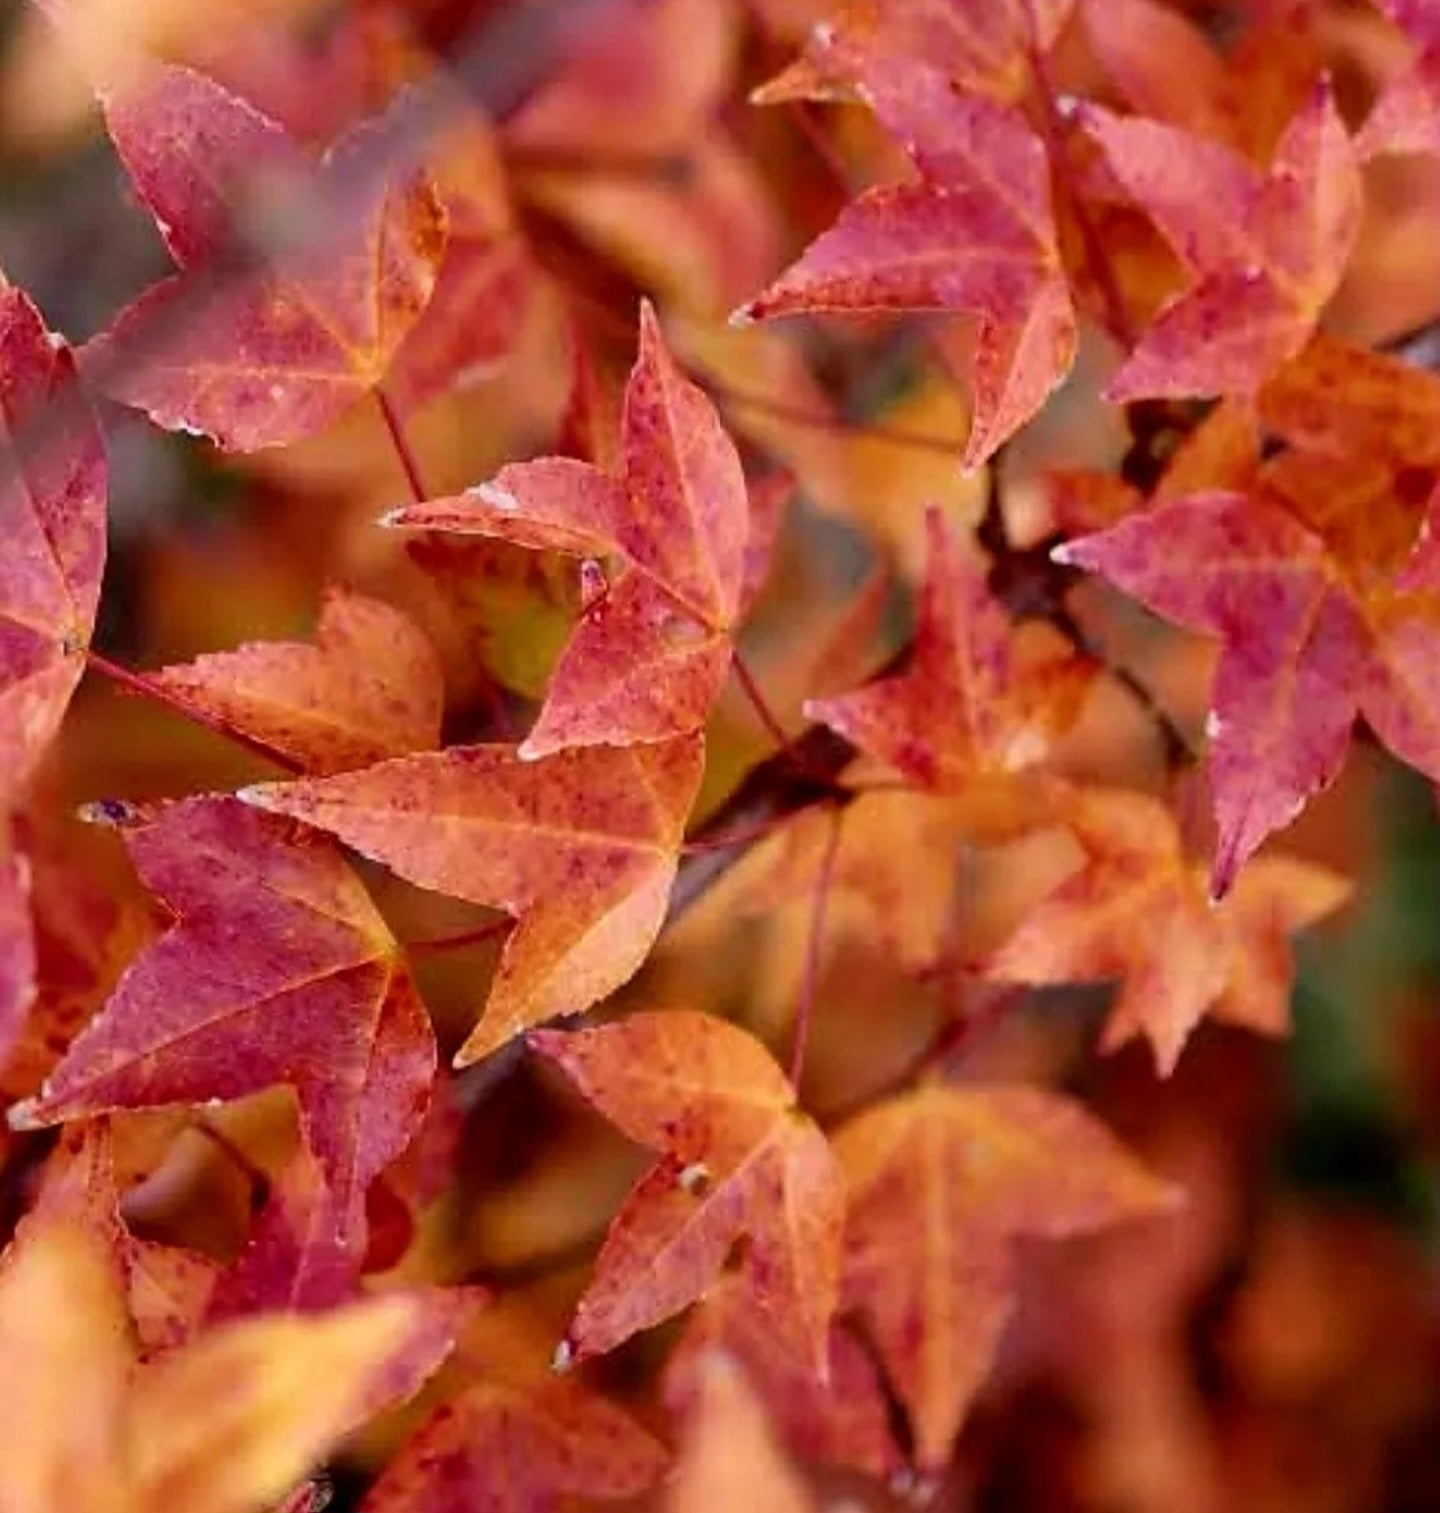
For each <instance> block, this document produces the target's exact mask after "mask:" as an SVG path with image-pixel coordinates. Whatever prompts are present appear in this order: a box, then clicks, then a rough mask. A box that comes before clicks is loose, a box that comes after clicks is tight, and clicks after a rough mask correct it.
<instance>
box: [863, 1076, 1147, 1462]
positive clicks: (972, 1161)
mask: <svg viewBox="0 0 1440 1513" xmlns="http://www.w3.org/2000/svg"><path fill="white" fill-rule="evenodd" d="M835 1151H836V1154H837V1155H838V1156H839V1158H840V1162H841V1164H842V1166H843V1167H844V1168H845V1178H846V1182H847V1184H848V1187H849V1190H850V1216H849V1219H848V1221H847V1225H846V1233H845V1300H846V1306H847V1307H853V1308H856V1309H858V1310H859V1312H860V1314H861V1317H862V1318H863V1320H864V1322H865V1324H866V1327H867V1328H868V1329H869V1331H870V1333H871V1335H872V1337H873V1339H874V1341H875V1346H876V1349H877V1350H878V1351H879V1353H880V1357H881V1359H882V1360H883V1361H884V1363H885V1365H886V1368H887V1370H888V1373H889V1377H890V1380H891V1381H892V1382H893V1383H894V1384H895V1387H896V1389H897V1391H898V1392H899V1393H900V1396H901V1398H902V1399H903V1401H904V1403H905V1407H906V1410H907V1412H908V1414H909V1416H910V1421H911V1426H912V1428H913V1430H914V1436H915V1456H916V1461H917V1464H918V1465H919V1466H920V1467H921V1468H922V1469H925V1470H939V1469H941V1468H942V1467H944V1466H945V1465H946V1464H947V1462H948V1461H949V1458H950V1452H951V1449H952V1446H953V1443H954V1439H955V1435H956V1432H957V1431H958V1429H959V1427H960V1424H961V1421H962V1419H963V1418H964V1415H965V1410H966V1408H967V1407H968V1406H969V1403H970V1401H971V1399H972V1398H973V1396H974V1394H975V1392H976V1390H977V1389H978V1388H979V1386H980V1384H981V1382H982V1381H983V1380H984V1378H985V1375H986V1373H987V1371H988V1370H989V1367H990V1363H991V1361H992V1359H993V1357H994V1353H995V1349H996V1346H997V1345H998V1343H999V1340H1000V1336H1001V1333H1002V1331H1003V1329H1004V1326H1005V1322H1006V1320H1007V1318H1008V1317H1009V1315H1010V1312H1011V1308H1012V1306H1013V1296H1012V1295H1013V1290H1014V1277H1013V1261H1012V1256H1011V1247H1012V1242H1013V1240H1014V1239H1016V1238H1017V1237H1018V1236H1021V1235H1035V1236H1040V1237H1045V1238H1052V1239H1058V1238H1061V1237H1063V1236H1066V1235H1073V1234H1082V1233H1086V1232H1088V1231H1090V1230H1095V1229H1100V1228H1103V1227H1105V1226H1107V1225H1110V1224H1115V1223H1118V1222H1120V1221H1122V1220H1125V1219H1128V1218H1132V1217H1135V1216H1138V1215H1144V1214H1153V1213H1156V1212H1160V1211H1163V1210H1164V1209H1165V1208H1167V1207H1168V1206H1170V1205H1171V1204H1172V1203H1173V1201H1174V1198H1175V1194H1174V1192H1173V1190H1172V1189H1171V1188H1169V1187H1167V1186H1166V1185H1165V1184H1164V1183H1162V1182H1161V1181H1159V1180H1158V1179H1157V1178H1155V1177H1153V1176H1151V1175H1150V1173H1149V1172H1147V1171H1146V1170H1145V1169H1144V1168H1143V1167H1142V1166H1141V1165H1140V1164H1139V1163H1138V1162H1137V1161H1136V1160H1135V1159H1134V1158H1133V1157H1132V1156H1130V1155H1129V1154H1128V1153H1127V1152H1126V1151H1125V1150H1124V1148H1123V1147H1122V1146H1121V1145H1120V1144H1119V1143H1118V1142H1117V1141H1116V1140H1115V1139H1114V1137H1113V1136H1112V1135H1111V1134H1110V1133H1109V1131H1108V1130H1106V1129H1105V1127H1104V1126H1103V1125H1102V1124H1100V1123H1098V1122H1097V1121H1096V1120H1095V1119H1093V1118H1092V1117H1091V1116H1090V1115H1089V1114H1088V1113H1087V1112H1086V1111H1085V1110H1084V1109H1083V1108H1082V1107H1081V1106H1080V1105H1079V1104H1077V1103H1074V1102H1071V1101H1070V1100H1069V1099H1065V1098H1060V1097H1056V1096H1055V1095H1054V1094H1051V1093H1046V1092H1042V1091H1040V1090H1039V1089H1037V1088H1026V1087H1006V1086H986V1087H980V1086H972V1087H959V1086H956V1087H946V1086H943V1085H940V1084H937V1083H931V1084H927V1085H925V1086H923V1087H921V1088H918V1089H917V1090H916V1091H914V1092H910V1093H906V1094H903V1095H901V1096H900V1097H897V1098H892V1099H890V1100H888V1101H887V1102H884V1103H881V1104H879V1105H877V1106H876V1107H873V1108H869V1109H867V1110H865V1111H864V1112H863V1113H861V1114H859V1115H857V1116H856V1117H855V1118H854V1119H852V1120H851V1121H850V1122H849V1123H848V1124H846V1125H845V1126H844V1127H843V1128H842V1129H841V1130H840V1131H839V1132H838V1134H837V1135H836V1137H835Z"/></svg>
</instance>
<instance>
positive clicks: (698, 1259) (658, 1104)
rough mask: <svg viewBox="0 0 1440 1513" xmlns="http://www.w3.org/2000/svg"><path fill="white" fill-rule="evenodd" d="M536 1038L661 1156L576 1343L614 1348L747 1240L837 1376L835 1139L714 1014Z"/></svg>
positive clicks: (613, 1240) (778, 1296)
mask: <svg viewBox="0 0 1440 1513" xmlns="http://www.w3.org/2000/svg"><path fill="white" fill-rule="evenodd" d="M530 1044H531V1045H532V1046H534V1048H535V1049H536V1050H538V1051H540V1052H542V1053H543V1054H544V1055H545V1056H546V1057H548V1058H549V1059H550V1060H552V1061H554V1062H556V1063H558V1064H559V1065H560V1066H561V1067H562V1068H563V1069H564V1071H565V1072H566V1074H567V1075H568V1076H569V1077H570V1078H571V1079H572V1080H573V1081H574V1082H575V1084H576V1085H577V1086H578V1087H579V1089H580V1091H581V1092H582V1093H583V1094H584V1096H585V1098H586V1099H587V1100H588V1101H589V1102H590V1103H592V1104H594V1105H595V1107H596V1108H598V1109H599V1110H600V1112H601V1113H603V1114H604V1115H605V1116H606V1118H608V1119H610V1120H611V1121H612V1122H613V1123H614V1124H615V1125H616V1126H617V1127H618V1128H619V1129H620V1130H621V1131H622V1132H623V1133H624V1134H626V1135H628V1136H629V1137H630V1138H631V1139H632V1140H634V1141H636V1142H637V1143H639V1144H641V1145H646V1146H648V1147H649V1148H650V1149H652V1150H655V1151H658V1152H659V1153H660V1160H659V1162H658V1164H657V1165H655V1166H654V1167H652V1168H651V1169H650V1171H649V1172H648V1173H647V1174H646V1175H645V1176H644V1177H642V1178H641V1180H640V1182H639V1183H638V1184H637V1186H636V1187H635V1189H634V1191H633V1192H631V1194H630V1196H629V1197H628V1198H627V1199H626V1201H625V1204H624V1206H623V1207H622V1208H621V1210H620V1212H619V1213H618V1214H617V1215H616V1216H615V1218H614V1220H613V1221H612V1223H611V1225H610V1231H609V1234H608V1235H607V1236H606V1240H605V1244H604V1247H603V1248H602V1250H601V1252H600V1257H599V1259H598V1261H597V1262H596V1265H595V1275H594V1277H593V1278H592V1280H591V1282H590V1285H589V1287H587V1288H586V1291H585V1295H584V1297H583V1298H581V1300H580V1304H579V1306H578V1308H577V1309H576V1312H575V1319H574V1322H573V1323H572V1324H571V1326H570V1331H569V1334H568V1335H567V1346H568V1349H569V1350H570V1351H572V1352H573V1353H574V1354H575V1355H576V1356H578V1357H584V1356H587V1355H596V1354H600V1353H602V1352H604V1351H606V1350H611V1349H613V1348H614V1347H615V1346H616V1345H618V1344H620V1342H621V1341H622V1340H625V1339H628V1338H629V1337H630V1335H632V1334H634V1333H635V1332H636V1331H637V1330H640V1329H644V1328H647V1327H648V1326H650V1325H651V1324H656V1323H659V1322H660V1321H661V1320H662V1319H665V1318H668V1317H670V1315H672V1314H674V1313H678V1312H679V1311H680V1310H681V1309H682V1308H684V1307H685V1306H686V1305H687V1304H688V1303H691V1302H693V1301H694V1300H695V1298H697V1297H698V1296H700V1295H701V1293H702V1292H703V1291H704V1290H705V1289H706V1288H707V1287H708V1286H709V1285H710V1284H711V1282H712V1281H713V1280H714V1278H715V1276H716V1275H717V1273H718V1272H719V1270H720V1268H721V1266H722V1265H723V1264H724V1262H725V1259H726V1257H727V1255H728V1254H729V1252H730V1250H731V1247H732V1246H733V1245H734V1244H735V1243H736V1241H737V1240H738V1239H739V1238H740V1236H741V1235H742V1234H743V1235H744V1236H745V1237H746V1245H745V1249H744V1253H743V1260H742V1262H741V1265H742V1269H743V1272H744V1275H745V1278H746V1282H747V1286H748V1288H749V1291H750V1294H751V1296H752V1297H753V1299H754V1301H755V1304H756V1305H757V1306H758V1307H759V1308H761V1309H762V1310H764V1312H765V1315H766V1318H767V1319H768V1321H769V1323H770V1325H771V1327H772V1328H773V1329H774V1330H775V1331H776V1333H777V1334H779V1335H781V1336H782V1337H783V1338H784V1340H785V1341H786V1344H787V1346H788V1347H789V1348H790V1349H791V1350H792V1351H793V1353H794V1354H796V1355H797V1356H798V1357H799V1358H800V1359H802V1360H804V1361H806V1362H808V1363H809V1365H810V1366H811V1368H812V1370H813V1371H815V1372H816V1373H817V1374H819V1375H821V1376H823V1375H824V1374H825V1371H826V1359H827V1338H828V1332H829V1328H830V1319H831V1315H832V1314H833V1313H834V1311H835V1304H836V1297H837V1290H838V1283H839V1238H840V1224H841V1221H842V1218H843V1213H844V1189H843V1186H842V1184H841V1181H840V1174H839V1170H838V1168H837V1167H836V1165H835V1159H834V1157H833V1156H832V1155H831V1153H830V1147H829V1145H828V1144H827V1143H826V1140H825V1137H824V1136H823V1135H822V1134H821V1133H820V1131H819V1130H818V1129H817V1128H816V1127H815V1125H814V1124H812V1123H811V1121H810V1120H809V1119H808V1118H806V1117H805V1115H804V1114H802V1113H801V1112H800V1111H799V1109H798V1108H797V1107H796V1105H795V1093H794V1089H793V1088H792V1087H791V1086H790V1083H789V1081H788V1080H787V1079H786V1077H785V1075H784V1073H783V1072H782V1071H781V1070H780V1068H779V1067H778V1066H776V1064H775V1062H774V1061H773V1060H772V1059H771V1057H770V1055H769V1053H768V1052H767V1051H766V1050H765V1048H764V1047H763V1046H761V1045H760V1044H759V1042H758V1041H756V1040H754V1039H752V1038H751V1037H750V1036H749V1035H747V1034H746V1033H745V1032H744V1031H743V1030H740V1029H737V1028H736V1027H735V1026H733V1025H730V1024H727V1023H726V1022H725V1021H724V1020H719V1019H714V1018H711V1017H710V1016H709V1015H706V1014H696V1013H691V1012H688V1011H680V1010H675V1011H671V1012H668V1013H641V1014H633V1015H631V1016H630V1018H628V1019H626V1020H623V1021H622V1022H620V1023H619V1024H613V1025H604V1026H601V1027H600V1028H599V1029H595V1030H580V1031H576V1032H573V1033H570V1034H566V1033H564V1032H563V1031H558V1030H537V1031H534V1032H532V1034H531V1035H530Z"/></svg>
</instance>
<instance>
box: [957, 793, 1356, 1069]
mask: <svg viewBox="0 0 1440 1513" xmlns="http://www.w3.org/2000/svg"><path fill="white" fill-rule="evenodd" d="M1066 822H1067V824H1068V825H1069V826H1070V828H1071V830H1072V831H1073V832H1074V834H1075V838H1076V839H1077V840H1078V841H1079V843H1080V845H1081V846H1082V848H1083V849H1084V851H1085V860H1084V863H1083V864H1082V865H1081V866H1080V867H1079V868H1078V869H1077V870H1076V871H1074V872H1073V873H1071V874H1070V876H1069V877H1067V878H1066V879H1065V880H1064V881H1063V882H1062V883H1061V884H1060V886H1059V887H1058V888H1057V889H1056V890H1055V891H1054V892H1053V893H1051V894H1050V895H1049V896H1048V897H1047V898H1045V899H1043V900H1042V901H1041V902H1040V903H1039V904H1038V905H1036V907H1035V908H1034V909H1032V910H1031V911H1030V913H1029V914H1028V915H1027V916H1026V918H1025V919H1024V921H1023V922H1022V923H1021V925H1020V927H1019V928H1018V929H1017V930H1016V931H1015V933H1014V934H1013V935H1011V936H1010V938H1009V939H1008V940H1007V941H1005V942H1004V944H1002V945H1001V946H1000V947H999V948H998V950H997V951H996V952H995V953H994V954H993V955H992V956H991V957H989V958H988V960H987V961H986V963H985V972H986V975H987V976H989V977H991V978H992V979H994V980H996V981H1001V982H1025V983H1062V982H1086V981H1093V980H1095V979H1097V978H1102V979H1103V978H1109V977H1119V978H1120V979H1121V980H1122V987H1121V990H1120V995H1119V997H1118V999H1117V1001H1116V1003H1115V1007H1114V1008H1113V1009H1112V1010H1111V1013H1110V1017H1109V1019H1108V1020H1107V1022H1106V1025H1105V1031H1104V1034H1103V1035H1102V1037H1101V1042H1100V1043H1101V1048H1102V1049H1103V1050H1106V1051H1111V1050H1115V1049H1117V1048H1118V1047H1119V1046H1121V1045H1123V1044H1124V1043H1125V1042H1126V1041H1127V1040H1130V1039H1131V1038H1132V1037H1134V1036H1137V1035H1143V1036H1145V1037H1146V1038H1147V1039H1148V1040H1149V1041H1150V1044H1151V1046H1152V1047H1153V1049H1154V1052H1155V1059H1156V1062H1157V1063H1158V1065H1159V1069H1160V1071H1161V1073H1162V1074H1163V1075H1166V1076H1168V1075H1169V1074H1170V1073H1171V1072H1172V1071H1173V1070H1174V1068H1175V1063H1176V1061H1177V1060H1178V1058H1179V1055H1180V1051H1181V1048H1182V1047H1183V1046H1184V1044H1185V1042H1186V1040H1187V1039H1188V1038H1189V1036H1190V1033H1191V1031H1192V1030H1194V1028H1195V1027H1196V1025H1198V1024H1199V1022H1200V1020H1201V1019H1202V1018H1203V1017H1204V1016H1205V1015H1206V1014H1207V1013H1208V1014H1209V1016H1210V1017H1211V1018H1212V1019H1216V1020H1220V1021H1223V1022H1226V1023H1229V1024H1238V1025H1244V1026H1245V1027H1246V1028H1248V1029H1251V1030H1255V1031H1257V1032H1258V1033H1260V1034H1265V1035H1283V1034H1285V1033H1286V1031H1287V1030H1288V1029H1289V1027H1290V989H1291V987H1292V985H1293V981H1294V975H1295V970H1294V963H1293V961H1292V960H1291V955H1290V948H1289V944H1288V942H1287V936H1288V935H1290V934H1291V933H1292V932H1294V931H1296V930H1301V929H1304V928H1305V927H1306V926H1307V925H1310V924H1313V923H1315V921H1317V920H1319V919H1322V918H1324V917H1325V915H1327V914H1330V913H1331V912H1333V911H1334V910H1335V909H1337V908H1338V907H1339V906H1340V905H1341V904H1342V903H1344V902H1345V900H1346V898H1347V897H1348V895H1349V892H1350V887H1349V884H1348V883H1347V882H1346V881H1345V880H1344V879H1343V878H1341V877H1338V876H1337V875H1336V874H1335V873H1333V872H1331V871H1329V870H1328V869H1327V868H1325V867H1319V866H1315V865H1312V864H1310V863H1306V862H1300V861H1296V860H1293V859H1291V858H1288V857H1261V858H1259V859H1258V860H1256V861H1253V862H1251V864H1250V865H1249V866H1248V867H1247V868H1246V869H1245V870H1244V872H1242V873H1241V874H1240V879H1239V881H1238V883H1237V884H1236V886H1235V888H1234V889H1233V890H1232V891H1231V892H1230V893H1229V894H1228V895H1227V896H1226V898H1225V899H1224V901H1223V902H1221V903H1220V904H1219V905H1216V904H1214V903H1212V901H1211V900H1210V898H1209V896H1208V894H1207V888H1206V877H1205V870H1204V868H1203V867H1200V866H1197V865H1196V864H1195V863H1194V862H1193V861H1192V860H1191V858H1190V857H1188V856H1187V855H1186V854H1185V849H1184V846H1183V844H1182V840H1181V836H1180V831H1179V827H1178V825H1177V823H1176V820H1175V817H1174V814H1173V812H1172V811H1171V810H1170V809H1168V808H1167V807H1166V806H1165V805H1164V804H1161V803H1159V802H1158V801H1156V800H1155V799H1152V798H1149V797H1148V796H1146V795H1144V794H1139V793H1125V792H1121V791H1119V790H1090V791H1087V792H1085V793H1083V794H1081V795H1079V796H1078V797H1077V799H1076V801H1075V804H1074V807H1073V809H1072V810H1071V812H1070V813H1069V814H1068V815H1067V819H1066Z"/></svg>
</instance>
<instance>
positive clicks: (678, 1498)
mask: <svg viewBox="0 0 1440 1513" xmlns="http://www.w3.org/2000/svg"><path fill="white" fill-rule="evenodd" d="M696 1375H697V1377H698V1390H697V1393H696V1395H695V1400H694V1408H693V1411H692V1413H691V1414H690V1415H689V1416H688V1419H687V1422H686V1426H685V1430H686V1432H685V1438H684V1442H683V1444H682V1446H681V1450H680V1458H679V1462H678V1464H677V1465H676V1468H675V1474H674V1476H673V1477H672V1479H671V1481H670V1484H669V1489H668V1493H667V1496H666V1499H665V1509H666V1513H709V1510H710V1509H712V1508H750V1509H753V1510H755V1513H811V1510H812V1509H813V1508H814V1506H815V1503H814V1501H813V1499H812V1498H811V1497H810V1495H809V1493H808V1492H807V1490H806V1488H805V1484H804V1483H803V1482H802V1481H801V1479H800V1477H799V1475H798V1473H797V1472H796V1471H795V1469H794V1468H793V1467H792V1466H791V1465H790V1464H789V1463H788V1462H787V1461H786V1460H785V1458H784V1456H783V1455H782V1454H781V1451H780V1448H779V1446H778V1445H777V1444H776V1443H775V1438H774V1435H773V1434H772V1433H771V1430H770V1426H769V1424H768V1423H767V1421H766V1416H765V1410H764V1407H763V1406H762V1405H761V1403H760V1402H759V1400H758V1399H757V1398H756V1396H755V1393H754V1390H753V1389H752V1388H751V1386H750V1384H749V1383H748V1381H747V1380H746V1378H745V1374H744V1372H743V1370H742V1369H741V1368H740V1366H739V1365H737V1364H736V1362H735V1361H734V1360H732V1359H731V1358H730V1356H728V1355H727V1354H726V1353H725V1352H724V1351H722V1350H716V1351H714V1352H712V1353H710V1354H707V1355H706V1356H705V1357H704V1358H703V1359H702V1360H701V1361H700V1362H699V1363H698V1365H697V1367H696Z"/></svg>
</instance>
